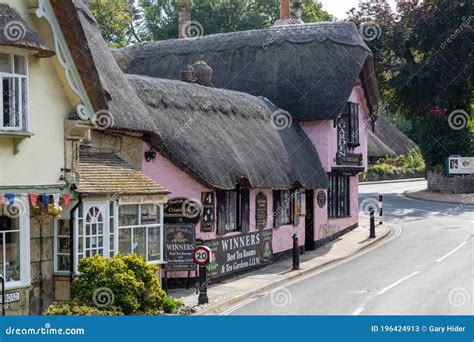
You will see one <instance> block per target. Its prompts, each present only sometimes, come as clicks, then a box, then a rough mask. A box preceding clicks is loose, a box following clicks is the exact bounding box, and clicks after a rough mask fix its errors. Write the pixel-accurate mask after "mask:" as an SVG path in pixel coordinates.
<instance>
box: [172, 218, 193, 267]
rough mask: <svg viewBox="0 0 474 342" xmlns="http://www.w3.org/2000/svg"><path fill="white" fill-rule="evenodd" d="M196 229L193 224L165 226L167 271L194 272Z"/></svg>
mask: <svg viewBox="0 0 474 342" xmlns="http://www.w3.org/2000/svg"><path fill="white" fill-rule="evenodd" d="M195 247H196V237H195V229H194V226H193V225H191V224H165V257H166V266H165V269H166V270H167V271H193V270H195V269H196V264H195V263H194V260H193V251H194V248H195Z"/></svg>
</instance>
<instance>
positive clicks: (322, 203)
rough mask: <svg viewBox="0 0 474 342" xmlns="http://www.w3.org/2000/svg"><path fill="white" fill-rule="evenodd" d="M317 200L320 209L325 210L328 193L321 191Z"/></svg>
mask: <svg viewBox="0 0 474 342" xmlns="http://www.w3.org/2000/svg"><path fill="white" fill-rule="evenodd" d="M316 200H317V202H318V207H320V208H323V207H324V206H325V205H326V200H327V196H326V192H325V191H324V190H319V191H318V194H317V196H316Z"/></svg>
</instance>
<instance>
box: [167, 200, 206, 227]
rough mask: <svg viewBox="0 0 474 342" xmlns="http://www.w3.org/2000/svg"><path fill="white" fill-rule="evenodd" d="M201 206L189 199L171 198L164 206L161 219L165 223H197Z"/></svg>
mask: <svg viewBox="0 0 474 342" xmlns="http://www.w3.org/2000/svg"><path fill="white" fill-rule="evenodd" d="M200 214H201V206H200V205H199V203H197V202H196V201H194V200H192V199H190V198H184V197H178V198H171V199H169V200H168V203H167V204H166V205H165V208H164V211H163V219H164V221H165V223H197V222H198V221H199V217H200Z"/></svg>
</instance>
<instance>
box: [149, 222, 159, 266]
mask: <svg viewBox="0 0 474 342" xmlns="http://www.w3.org/2000/svg"><path fill="white" fill-rule="evenodd" d="M157 260H161V254H160V228H158V227H153V228H151V227H150V228H148V261H157Z"/></svg>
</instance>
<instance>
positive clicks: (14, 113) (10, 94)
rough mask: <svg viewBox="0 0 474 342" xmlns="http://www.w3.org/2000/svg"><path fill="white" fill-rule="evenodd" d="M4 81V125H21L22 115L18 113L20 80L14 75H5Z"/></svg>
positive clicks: (16, 126) (17, 126)
mask: <svg viewBox="0 0 474 342" xmlns="http://www.w3.org/2000/svg"><path fill="white" fill-rule="evenodd" d="M2 83H3V94H2V99H3V109H2V110H3V126H4V127H15V128H19V127H20V117H19V115H18V107H19V104H18V99H19V97H18V91H17V89H18V85H19V80H18V79H15V78H13V77H4V78H3V79H2Z"/></svg>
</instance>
